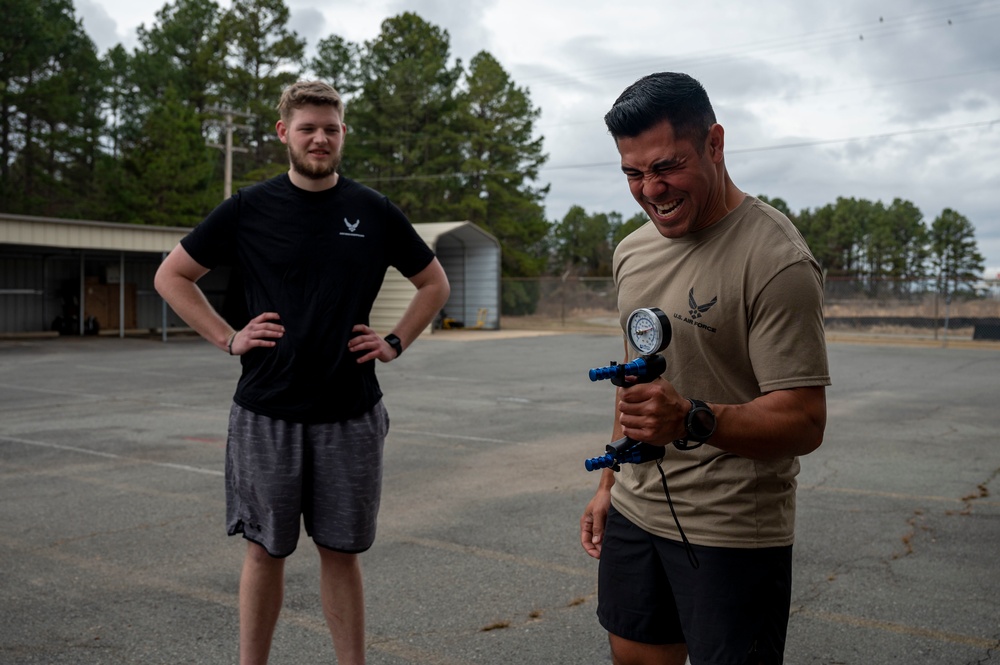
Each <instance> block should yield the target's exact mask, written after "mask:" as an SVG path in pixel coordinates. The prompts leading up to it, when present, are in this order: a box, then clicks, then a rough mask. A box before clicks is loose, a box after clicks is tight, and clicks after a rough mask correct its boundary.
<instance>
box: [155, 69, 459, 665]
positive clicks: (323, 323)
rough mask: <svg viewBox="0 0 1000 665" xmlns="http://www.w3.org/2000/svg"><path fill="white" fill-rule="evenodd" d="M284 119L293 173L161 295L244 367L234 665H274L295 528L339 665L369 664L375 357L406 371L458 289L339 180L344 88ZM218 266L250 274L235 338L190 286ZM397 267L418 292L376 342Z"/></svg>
mask: <svg viewBox="0 0 1000 665" xmlns="http://www.w3.org/2000/svg"><path fill="white" fill-rule="evenodd" d="M278 111H279V114H280V119H279V120H278V122H277V125H276V129H277V133H278V138H279V139H281V141H282V143H285V144H286V145H287V146H288V156H289V162H290V169H289V171H288V173H287V174H283V175H281V176H278V177H276V178H272V179H271V180H268V181H266V182H263V183H260V184H258V185H254V186H252V187H248V188H246V189H243V190H241V191H240V192H238V193H237V194H235V195H234V196H233V197H232V198H230V199H229V200H227V201H225V202H224V203H222V204H221V205H220V206H219V207H218V208H216V209H215V210H214V211H212V212H211V213H210V214H209V215H208V217H206V218H205V220H204V221H203V222H202V223H201V224H200V225H199V226H198V227H197V228H195V229H194V230H193V231H192V232H191V233H190V234H189V235H188V236H187V237H185V238H184V239H183V240H181V242H180V244H179V245H178V246H177V247H176V248H175V249H174V250H173V251H172V252H171V253H170V255H169V256H167V258H166V259H165V260H164V262H163V264H162V265H161V266H160V269H159V270H158V271H157V274H156V289H157V291H159V293H160V294H161V295H162V296H163V298H164V299H165V300H166V301H167V302H168V303H169V304H170V306H171V307H172V308H173V309H174V311H176V312H177V314H178V315H180V317H181V318H183V319H184V321H186V322H187V323H188V324H189V325H190V326H191V327H192V328H194V329H195V330H196V331H197V332H198V333H199V334H201V335H202V336H203V337H204V338H205V339H207V340H209V341H210V342H212V343H213V344H215V345H216V346H217V347H219V348H220V349H221V350H223V351H227V352H228V353H230V354H232V355H238V356H240V357H241V358H240V360H241V363H242V366H243V372H242V375H241V377H240V380H239V383H238V385H237V388H236V392H235V394H234V396H233V406H232V409H231V411H230V418H229V439H228V443H227V448H226V520H227V529H228V532H229V534H230V535H236V534H242V535H243V537H244V538H245V539H246V540H247V552H246V556H245V559H244V563H243V571H242V575H241V579H240V662H241V663H243V664H247V663H257V662H265V661H266V660H267V654H268V652H269V651H270V646H271V639H272V636H273V634H274V628H275V625H276V623H277V619H278V614H279V612H280V609H281V603H282V596H283V589H284V557H286V556H288V555H289V554H291V553H292V551H294V549H295V547H296V544H297V542H298V538H299V523H300V520H302V521H303V522H304V524H305V526H306V531H307V533H308V534H309V535H310V536H311V537H312V538H313V541H314V542H315V543H316V545H317V548H318V550H319V552H320V561H321V573H320V588H321V593H322V598H323V611H324V614H325V615H326V620H327V625H328V626H329V628H330V632H331V634H332V636H333V642H334V648H335V650H336V653H337V662H338V663H341V664H342V665H344V664H360V663H364V660H365V654H364V638H365V636H364V595H363V590H362V581H361V568H360V563H359V561H358V554H359V553H360V552H363V551H365V550H367V549H368V548H369V547H371V544H372V542H373V540H374V537H375V521H376V516H377V513H378V506H379V498H380V491H381V479H382V447H383V443H384V440H385V435H386V432H387V430H388V416H387V414H386V412H385V408H384V406H383V405H382V399H381V398H382V392H381V390H380V389H379V385H378V381H377V380H376V378H375V368H374V360H376V359H378V360H380V361H382V362H389V361H391V360H394V359H395V358H397V357H398V356H399V354H401V353H402V352H403V349H405V348H406V347H407V346H409V345H410V344H411V343H412V342H413V341H414V340H415V339H416V338H417V336H418V335H419V334H420V332H421V331H422V330H423V329H424V328H426V327H427V326H428V325H429V324H430V322H431V321H432V320H433V318H434V316H435V315H436V314H437V313H438V312H439V311H440V310H441V308H442V307H443V306H444V304H445V302H446V301H447V299H448V295H449V285H448V279H447V277H446V276H445V273H444V270H443V269H442V268H441V264H440V263H439V262H438V260H437V258H435V256H434V254H433V252H432V251H431V250H430V248H428V247H427V245H426V243H424V242H423V240H421V238H420V237H419V236H418V235H417V233H416V232H415V231H414V229H413V227H412V225H411V224H410V222H409V221H408V220H407V219H406V217H405V215H403V213H402V212H401V211H400V210H399V209H398V208H397V207H396V206H394V205H393V204H392V203H391V202H390V201H389V200H388V199H387V198H386V197H385V196H383V195H381V194H379V193H378V192H376V191H374V190H372V189H369V188H367V187H364V186H363V185H360V184H359V183H357V182H354V181H352V180H350V179H348V178H345V177H343V176H341V175H340V174H339V173H338V172H337V168H338V166H339V165H340V156H341V148H342V146H343V142H344V136H345V133H346V130H347V127H346V125H344V122H343V120H344V116H343V104H342V102H341V99H340V96H339V95H338V94H337V91H336V90H334V89H333V88H332V87H330V86H328V85H326V84H324V83H319V82H299V83H296V84H293V85H292V86H290V87H289V88H288V89H286V90H285V92H284V93H283V94H282V98H281V102H280V103H279V105H278ZM220 265H232V266H236V267H238V269H239V270H240V271H241V273H242V274H243V276H244V280H245V286H244V290H245V295H246V304H247V309H248V311H249V313H250V316H251V318H250V321H249V322H248V323H247V325H246V326H244V327H243V328H241V329H240V330H233V328H232V327H231V326H230V325H229V324H228V323H227V322H226V321H225V319H223V318H222V316H220V315H219V313H218V312H216V311H215V310H214V309H213V308H212V307H211V305H209V304H208V301H207V300H206V299H205V297H204V294H203V293H202V292H201V290H200V289H199V288H198V286H197V281H198V280H199V279H200V278H201V277H203V276H204V275H205V274H206V273H208V272H209V271H210V270H212V269H214V268H216V267H217V266H220ZM389 266H393V267H395V268H397V269H398V270H399V271H400V272H401V273H402V274H403V275H404V276H406V277H407V278H408V279H409V280H410V282H411V283H413V285H414V286H415V287H416V289H417V292H416V295H415V296H414V297H413V300H412V302H411V303H410V306H409V307H408V308H407V310H406V312H405V313H404V314H403V316H402V318H401V319H400V320H399V322H398V323H397V324H396V326H395V327H394V329H393V331H392V333H391V334H389V335H386V336H385V337H384V338H383V337H381V336H380V335H378V334H377V333H376V332H375V331H374V330H372V329H371V328H370V327H369V325H368V323H369V315H370V312H371V307H372V304H373V302H374V301H375V297H376V295H377V294H378V291H379V289H380V287H381V285H382V281H383V279H384V277H385V272H386V269H387V268H388V267H389Z"/></svg>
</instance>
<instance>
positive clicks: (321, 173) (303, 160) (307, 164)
mask: <svg viewBox="0 0 1000 665" xmlns="http://www.w3.org/2000/svg"><path fill="white" fill-rule="evenodd" d="M288 161H289V163H290V164H291V166H292V170H293V171H295V172H296V173H298V174H299V175H302V176H305V177H306V178H309V179H311V180H323V179H324V178H328V177H330V176H332V175H333V174H334V173H336V172H337V168H339V167H340V154H339V153H337V154H334V153H333V152H331V153H330V155H329V156H328V157H327V158H326V160H324V161H316V160H311V159H310V158H309V155H308V153H303V152H299V151H298V150H296V149H295V148H293V147H292V146H288Z"/></svg>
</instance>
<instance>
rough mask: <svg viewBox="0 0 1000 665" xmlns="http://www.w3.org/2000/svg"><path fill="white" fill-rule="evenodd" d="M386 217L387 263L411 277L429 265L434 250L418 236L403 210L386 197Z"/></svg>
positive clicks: (432, 258) (405, 275)
mask: <svg viewBox="0 0 1000 665" xmlns="http://www.w3.org/2000/svg"><path fill="white" fill-rule="evenodd" d="M386 208H387V211H386V218H387V223H388V225H389V239H390V240H389V264H390V265H392V267H394V268H395V269H396V270H398V271H399V272H400V273H402V274H403V277H412V276H414V275H416V274H417V273H418V272H420V271H421V270H423V269H424V268H426V267H427V266H428V265H430V262H431V261H433V260H434V252H433V250H431V248H430V247H428V246H427V243H426V242H424V239H423V238H421V237H420V234H419V233H417V230H416V229H415V228H413V224H411V223H410V220H409V219H407V218H406V215H404V214H403V211H402V210H400V209H399V208H398V207H396V205H395V204H393V203H392V201H389V200H388V199H386Z"/></svg>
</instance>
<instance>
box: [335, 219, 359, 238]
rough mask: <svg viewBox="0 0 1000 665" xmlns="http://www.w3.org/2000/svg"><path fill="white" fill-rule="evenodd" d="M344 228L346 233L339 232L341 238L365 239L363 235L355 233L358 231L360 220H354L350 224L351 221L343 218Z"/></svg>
mask: <svg viewBox="0 0 1000 665" xmlns="http://www.w3.org/2000/svg"><path fill="white" fill-rule="evenodd" d="M344 226H346V227H347V231H346V232H345V231H341V232H340V235H342V236H353V237H355V238H364V237H365V234H364V233H356V231H357V230H358V227H359V226H361V220H360V219H356V220H354V223H353V224H352V223H351V220H349V219H347V218H346V217H345V218H344Z"/></svg>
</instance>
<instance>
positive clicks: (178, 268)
mask: <svg viewBox="0 0 1000 665" xmlns="http://www.w3.org/2000/svg"><path fill="white" fill-rule="evenodd" d="M207 273H208V268H206V267H205V266H203V265H201V264H200V263H198V262H197V261H195V260H194V259H193V258H191V255H190V254H188V253H187V250H185V249H184V247H183V246H181V245H177V246H176V247H175V248H174V249H173V251H171V252H170V254H168V255H167V258H166V259H164V260H163V263H161V264H160V267H159V268H158V269H157V271H156V277H155V278H154V280H153V284H154V286H155V287H156V291H157V292H158V293H159V294H160V295H161V296H162V297H163V299H164V300H166V301H167V304H169V305H170V307H171V308H172V309H173V310H174V311H175V312H177V315H178V316H180V317H181V318H182V319H183V320H184V322H185V323H187V324H188V325H189V326H191V327H192V328H194V329H195V331H196V332H197V333H198V334H199V335H201V336H202V337H204V338H205V339H207V340H208V341H209V342H211V343H212V344H214V345H215V346H217V347H219V348H220V349H222V350H223V351H226V352H232V353H233V354H234V355H240V354H243V353H246V352H247V351H249V350H250V349H251V348H253V347H255V346H263V347H272V346H274V345H275V341H274V340H275V339H277V338H279V337H281V336H282V334H284V328H282V327H281V326H280V325H278V324H276V323H270V321H271V320H272V319H274V320H276V319H278V318H279V317H278V315H277V314H276V313H274V312H265V313H263V314H260V315H258V316H256V317H254V318H253V319H252V320H251V321H250V323H248V324H247V326H246V327H245V328H243V329H242V330H240V331H238V332H239V333H240V334H237V331H235V330H233V328H232V326H230V325H229V323H227V322H226V320H225V319H223V318H222V316H220V315H219V313H218V312H216V311H215V308H213V307H212V305H211V303H209V302H208V299H207V298H205V294H204V293H202V290H201V289H200V288H199V287H198V284H197V282H198V280H199V279H201V278H202V277H204V276H205V275H206V274H207Z"/></svg>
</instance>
